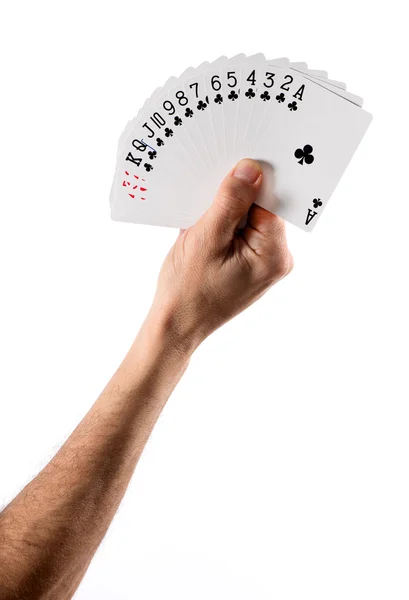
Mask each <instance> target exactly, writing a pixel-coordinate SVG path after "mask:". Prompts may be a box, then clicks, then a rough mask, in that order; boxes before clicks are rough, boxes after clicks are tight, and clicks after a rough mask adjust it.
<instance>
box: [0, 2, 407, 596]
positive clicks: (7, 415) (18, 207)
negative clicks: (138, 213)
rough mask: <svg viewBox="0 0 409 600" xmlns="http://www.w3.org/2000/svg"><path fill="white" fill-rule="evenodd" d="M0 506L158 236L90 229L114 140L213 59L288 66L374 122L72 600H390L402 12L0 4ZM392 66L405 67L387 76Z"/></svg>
mask: <svg viewBox="0 0 409 600" xmlns="http://www.w3.org/2000/svg"><path fill="white" fill-rule="evenodd" d="M0 51H1V74H0V77H1V85H2V92H1V96H0V103H1V111H0V131H1V135H0V171H1V175H0V186H1V187H0V198H1V212H0V250H1V290H2V291H1V300H0V302H1V312H0V365H1V373H0V390H1V391H0V402H1V405H0V466H1V471H0V500H1V501H2V502H3V504H5V503H7V502H8V501H9V500H10V499H11V498H12V497H13V495H14V494H15V493H16V492H17V491H18V490H19V489H21V487H22V486H23V485H24V484H25V483H26V482H27V481H29V479H30V478H31V477H33V476H34V475H35V474H36V473H37V471H38V470H39V468H41V466H42V465H44V464H45V462H46V461H47V460H48V459H49V458H50V457H51V456H52V454H53V453H54V452H55V450H56V449H57V448H58V446H59V445H60V444H61V443H62V442H63V440H64V439H65V438H66V436H67V435H68V434H69V433H70V431H71V430H72V429H73V428H74V426H75V425H76V424H77V422H78V421H79V420H80V419H81V417H82V416H83V415H84V413H85V412H86V410H87V409H88V407H89V406H90V404H91V403H92V401H93V400H94V399H95V398H96V396H97V395H98V393H99V392H100V391H101V389H102V388H103V386H104V385H105V383H106V381H107V379H108V378H109V377H110V375H111V374H112V372H113V371H114V370H115V368H116V367H117V365H118V363H119V361H120V360H121V358H122V357H123V355H124V353H125V352H126V350H127V349H128V347H129V345H130V343H131V341H132V339H133V337H134V335H135V334H136V332H137V330H138V327H139V326H140V324H141V322H142V320H143V318H144V315H145V313H146V311H147V309H148V307H149V304H150V301H151V298H152V294H153V292H154V288H155V283H156V276H157V272H158V269H159V267H160V264H161V262H162V260H163V257H164V256H165V254H166V252H167V250H168V248H169V247H170V245H171V244H172V242H173V240H174V238H175V236H176V232H175V231H174V230H169V229H161V228H149V227H143V226H135V225H125V224H118V223H113V222H111V221H110V217H109V208H108V195H109V190H110V185H111V177H112V175H113V169H114V162H115V154H116V144H117V139H118V137H119V135H120V133H121V131H122V129H123V127H124V125H125V123H126V121H127V120H128V119H129V118H132V117H133V116H134V115H135V114H136V112H137V109H138V108H139V106H140V105H141V104H142V103H143V101H144V100H145V98H146V97H147V96H148V95H150V93H151V92H152V91H153V89H154V88H156V87H157V86H158V85H161V84H162V83H163V82H164V81H165V80H166V79H167V78H168V77H169V76H170V75H173V74H175V75H177V74H179V73H180V72H182V71H183V70H184V69H185V68H186V67H187V66H189V65H197V64H199V63H200V62H202V61H203V60H214V59H216V58H217V57H218V56H219V55H221V54H227V55H234V54H236V53H239V52H245V53H248V54H251V53H256V52H264V53H265V54H266V55H268V56H270V57H275V56H289V57H290V58H291V59H292V60H298V61H304V60H305V61H307V62H308V64H309V65H310V66H311V68H316V69H326V70H328V71H329V74H330V77H332V78H334V79H339V80H343V81H346V82H347V84H348V89H349V90H350V91H352V92H354V93H356V94H358V95H362V96H363V97H364V98H365V107H366V108H367V110H369V111H370V112H372V113H373V115H374V121H373V123H372V125H371V126H370V128H369V131H368V133H367V135H366V136H365V138H364V140H363V142H362V144H361V146H360V148H359V149H358V151H357V153H356V155H355V157H354V159H353V161H352V163H351V164H350V167H349V168H348V170H347V172H346V174H345V176H344V178H343V179H342V181H341V183H340V185H339V187H338V188H337V190H336V192H335V194H334V196H333V198H332V200H331V202H330V203H329V205H328V207H327V209H326V211H325V214H324V215H323V217H322V219H321V220H320V222H319V224H318V226H317V227H316V229H315V231H314V232H313V233H311V234H307V233H304V232H302V231H300V230H297V229H295V228H294V227H292V226H289V227H288V237H289V242H290V245H291V249H292V252H293V254H294V256H295V263H296V266H295V270H294V272H293V273H292V274H291V276H290V277H289V278H288V279H287V280H285V281H284V282H282V283H280V284H279V285H278V286H277V287H276V288H275V289H273V290H271V291H270V292H269V293H268V294H267V295H266V296H265V297H264V298H263V299H262V300H261V301H260V302H258V303H257V304H256V305H254V306H253V307H252V308H251V309H249V310H248V311H247V312H246V313H244V314H242V315H241V316H240V317H238V318H236V319H235V320H234V321H232V322H230V323H229V324H228V325H227V326H225V327H224V328H223V329H222V330H220V331H218V332H217V333H216V334H214V335H213V337H211V338H210V339H208V340H207V341H206V343H204V344H203V346H202V347H201V348H200V349H199V350H198V351H197V353H196V355H195V356H194V358H193V360H192V362H191V366H190V368H189V370H188V372H187V373H186V375H185V377H184V378H183V380H182V382H181V383H180V385H179V386H178V388H177V390H176V392H175V393H174V395H173V397H172V399H171V401H170V402H169V404H168V405H167V407H166V409H165V411H164V413H163V414H162V416H161V418H160V421H159V423H158V425H157V427H156V429H155V431H154V434H153V436H152V438H151V440H150V442H149V444H148V447H147V449H146V451H145V453H144V455H143V457H142V459H141V462H140V464H139V466H138V468H137V470H136V473H135V476H134V478H133V480H132V484H131V487H130V489H129V491H128V493H127V495H126V497H125V500H124V502H123V504H122V506H121V508H120V511H119V513H118V515H117V517H116V518H115V520H114V522H113V525H112V527H111V529H110V531H109V534H108V536H107V537H106V539H105V540H104V542H103V544H102V546H101V548H100V549H99V551H98V552H97V555H96V557H95V559H94V561H93V563H92V565H91V567H90V569H89V571H88V573H87V575H86V577H85V579H84V581H83V583H82V585H81V587H80V589H79V591H78V593H77V595H76V598H78V599H79V600H82V599H83V600H85V599H87V600H88V599H95V600H104V599H110V600H111V599H113V598H115V599H119V600H128V599H129V600H130V599H135V598H143V600H162V599H164V598H166V599H167V600H173V599H175V600H176V599H177V600H191V599H192V598H194V599H195V600H201V599H203V600H204V599H206V600H208V599H209V598H212V600H225V599H226V598H231V599H234V600H244V599H245V600H250V599H251V600H253V599H255V598H257V599H258V600H259V599H260V600H265V599H275V600H276V599H277V600H299V599H300V598H303V599H304V598H311V599H314V600H328V598H331V600H334V599H342V600H344V599H345V598H348V599H350V600H352V599H353V600H355V599H356V600H358V599H359V600H361V599H362V598H368V599H369V598H370V599H371V600H375V599H376V600H377V599H384V598H385V599H386V598H388V599H389V598H393V599H394V600H401V599H404V598H405V599H407V598H408V594H409V577H408V559H409V556H408V554H409V552H408V548H409V516H408V515H409V511H408V506H409V486H408V467H409V432H408V428H409V423H408V421H409V410H408V400H409V394H408V391H409V390H408V375H407V366H408V347H407V346H408V333H409V331H408V329H409V328H408V306H409V297H408V291H407V277H408V258H409V257H408V244H407V228H408V217H409V211H408V188H407V172H408V160H409V145H408V133H409V132H408V98H409V95H408V92H409V87H408V75H407V58H408V57H407V28H406V19H405V17H404V14H403V3H401V2H400V1H389V2H387V3H386V4H385V3H373V2H372V3H369V2H368V3H363V2H361V3H360V2H357V1H353V2H352V1H344V2H339V3H336V4H334V3H331V2H324V1H322V2H319V1H314V0H291V1H288V2H279V3H271V2H259V3H254V2H253V3H239V2H220V1H218V2H216V1H213V0H207V1H206V2H193V1H190V2H166V3H165V2H164V3H153V2H149V1H148V0H145V1H144V2H136V1H133V2H127V1H115V2H113V1H112V2H103V1H99V2H91V1H88V2H87V1H86V0H81V1H71V2H69V3H68V2H67V3H63V2H51V1H50V2H44V1H41V0H37V1H36V2H29V1H28V0H26V1H22V2H11V1H9V2H2V3H1V13H0ZM405 53H406V55H405Z"/></svg>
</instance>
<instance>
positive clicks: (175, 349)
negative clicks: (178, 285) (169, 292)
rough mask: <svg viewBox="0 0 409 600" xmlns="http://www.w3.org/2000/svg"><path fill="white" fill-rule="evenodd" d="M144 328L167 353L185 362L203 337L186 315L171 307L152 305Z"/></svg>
mask: <svg viewBox="0 0 409 600" xmlns="http://www.w3.org/2000/svg"><path fill="white" fill-rule="evenodd" d="M145 326H146V327H148V328H149V329H150V330H151V331H152V334H153V335H154V336H155V338H156V339H157V341H158V343H160V344H161V346H162V347H164V348H166V350H167V351H168V352H169V353H172V354H175V355H178V356H180V357H181V358H182V359H183V358H185V359H187V360H189V359H190V357H191V356H192V354H193V352H194V351H195V350H196V348H197V347H198V346H199V345H200V343H201V342H202V341H203V339H204V337H205V336H204V335H203V334H202V332H201V330H200V328H199V327H197V326H195V325H193V324H190V321H189V319H188V318H187V315H185V314H183V312H182V311H181V310H179V309H175V308H174V307H172V306H156V305H155V304H154V305H153V306H152V307H151V309H150V311H149V313H148V316H147V318H146V320H145V324H144V327H145Z"/></svg>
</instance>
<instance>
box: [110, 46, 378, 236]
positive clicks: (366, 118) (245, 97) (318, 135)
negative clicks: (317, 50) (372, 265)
mask: <svg viewBox="0 0 409 600" xmlns="http://www.w3.org/2000/svg"><path fill="white" fill-rule="evenodd" d="M361 106H362V98H360V97H359V96H356V95H355V94H351V93H350V92H349V91H347V90H346V85H345V84H344V83H343V82H339V81H338V80H332V79H329V78H328V73H327V72H326V71H324V70H318V69H313V70H311V69H308V65H307V63H302V62H296V63H294V62H290V61H289V59H288V58H281V59H274V60H266V59H265V57H264V55H262V54H257V55H253V56H249V57H247V56H245V55H244V54H240V55H236V56H234V57H232V58H230V59H228V58H227V57H225V56H223V57H220V58H219V59H217V60H216V61H213V62H211V63H209V62H203V63H202V64H201V65H199V67H197V68H193V67H189V68H188V69H186V70H185V71H184V72H183V73H182V74H181V75H180V76H179V77H170V78H169V79H168V80H167V81H166V82H165V84H164V85H163V86H162V87H158V88H157V89H156V90H155V91H154V92H153V94H152V95H151V96H150V97H149V98H148V99H147V101H146V102H145V103H144V105H143V106H142V108H141V109H140V110H139V111H138V113H137V116H136V117H135V118H134V119H132V120H131V121H129V122H128V124H127V126H126V127H125V130H124V132H123V133H122V135H121V137H120V141H119V144H118V152H117V165H116V169H115V175H114V181H113V184H112V189H111V194H110V202H111V215H112V218H113V219H114V220H119V221H128V222H134V223H146V224H152V225H162V226H169V227H183V228H185V227H189V226H191V225H193V224H194V223H195V222H196V221H197V219H198V218H199V217H200V216H201V215H202V214H203V212H204V211H205V210H206V209H207V208H208V206H209V205H210V203H211V202H212V199H213V197H214V194H215V193H216V191H217V188H218V186H219V184H220V181H221V179H222V177H223V176H224V175H225V173H226V172H227V171H228V170H229V169H230V168H231V167H232V166H233V164H235V163H236V162H237V160H239V159H240V158H243V157H246V156H248V157H252V158H255V159H257V160H259V161H260V163H261V165H262V167H263V175H264V177H263V184H262V188H261V193H260V196H259V198H258V200H257V203H258V204H260V205H261V206H263V207H265V208H266V209H268V210H270V211H272V212H275V213H276V214H278V215H280V216H281V217H283V218H284V219H286V220H287V221H289V222H291V223H293V224H294V225H296V226H298V227H301V228H302V229H304V230H306V231H311V230H312V229H313V228H314V227H315V224H316V223H317V221H318V219H319V217H320V215H321V213H322V211H323V209H324V208H325V206H326V204H327V202H328V200H329V198H330V196H331V195H332V193H333V191H334V189H335V187H336V185H337V183H338V182H339V179H340V178H341V176H342V174H343V172H344V171H345V169H346V167H347V165H348V162H349V161H350V159H351V157H352V155H353V153H354V151H355V149H356V148H357V146H358V144H359V142H360V141H361V139H362V137H363V135H364V133H365V131H366V129H367V127H368V126H369V123H370V121H371V115H369V113H367V112H365V111H364V110H362V108H361Z"/></svg>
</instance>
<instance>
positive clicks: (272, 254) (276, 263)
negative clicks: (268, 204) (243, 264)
mask: <svg viewBox="0 0 409 600" xmlns="http://www.w3.org/2000/svg"><path fill="white" fill-rule="evenodd" d="M242 237H243V238H244V240H245V241H246V243H247V245H248V246H249V247H250V248H251V250H253V251H254V252H255V253H256V254H257V255H258V256H260V257H264V258H265V259H267V261H268V263H269V264H270V265H271V267H272V268H274V267H276V268H277V267H278V268H279V270H280V271H281V270H282V271H283V272H285V273H287V272H289V271H291V269H292V267H293V257H292V255H291V253H290V251H289V250H288V247H287V238H286V233H285V223H284V221H283V219H281V218H280V217H278V216H277V215H274V214H273V213H271V212H269V211H268V210H265V209H264V208H262V207H261V206H256V205H254V206H252V207H251V209H250V211H249V215H248V218H247V226H246V227H245V229H244V230H243V231H242Z"/></svg>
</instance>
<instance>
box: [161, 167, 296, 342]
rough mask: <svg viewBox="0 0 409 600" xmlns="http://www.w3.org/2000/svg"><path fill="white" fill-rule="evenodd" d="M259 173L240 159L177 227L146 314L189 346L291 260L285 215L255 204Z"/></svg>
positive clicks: (289, 265)
mask: <svg viewBox="0 0 409 600" xmlns="http://www.w3.org/2000/svg"><path fill="white" fill-rule="evenodd" d="M261 179H262V170H261V167H260V165H259V163H257V162H256V161H253V160H250V159H244V160H241V161H240V162H239V163H238V164H237V165H236V166H235V167H234V168H233V169H232V170H231V171H230V173H229V174H228V175H227V177H226V178H225V179H224V180H223V182H222V184H221V186H220V188H219V190H218V193H217V195H216V198H215V200H214V202H213V204H212V205H211V207H210V208H209V209H208V211H207V212H206V213H205V214H204V215H203V216H202V217H201V218H200V219H199V221H197V223H196V224H195V225H194V226H193V227H190V228H189V229H185V230H181V232H180V234H179V237H178V238H177V240H176V242H175V244H174V245H173V247H172V248H171V250H170V252H169V254H168V255H167V257H166V259H165V261H164V263H163V266H162V269H161V271H160V275H159V280H158V286H157V291H156V295H155V299H154V302H153V305H152V309H151V312H150V318H154V319H158V318H159V319H160V320H161V321H162V322H164V323H166V328H167V330H168V331H169V330H170V331H171V334H172V335H173V336H174V338H175V342H180V343H182V345H183V346H184V347H185V348H186V349H188V350H189V351H192V350H194V349H195V348H196V347H197V346H198V345H199V344H200V343H201V341H202V340H203V339H205V338H206V337H207V336H208V335H209V334H210V333H211V332H212V331H214V330H215V329H217V328H218V327H220V326H221V325H222V324H223V323H225V322H226V321H228V320H229V319H231V318H232V317H234V316H235V315H237V314H238V313H240V312H241V311H242V310H244V309H245V308H247V307H248V306H250V304H252V303H253V302H255V301H256V300H257V299H258V298H260V297H261V296H262V295H263V294H264V293H265V292H266V291H267V290H268V289H269V288H270V287H271V286H272V285H273V284H275V283H276V282H277V281H279V280H280V279H282V278H283V277H285V276H286V275H287V274H288V273H289V272H290V271H291V269H292V267H293V258H292V255H291V253H290V252H289V250H288V248H287V242H286V236H285V229H284V221H283V220H282V219H280V218H279V217H277V216H276V215H274V214H272V213H270V212H268V211H267V210H265V209H264V208H261V207H260V206H256V205H255V204H253V203H254V202H255V201H256V199H257V195H258V192H259V189H260V185H261ZM246 216H247V225H246V226H245V228H244V229H239V224H240V222H241V221H242V219H243V217H246Z"/></svg>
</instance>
